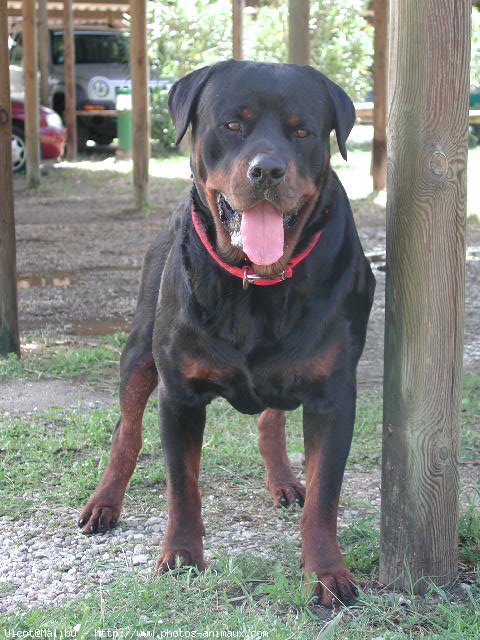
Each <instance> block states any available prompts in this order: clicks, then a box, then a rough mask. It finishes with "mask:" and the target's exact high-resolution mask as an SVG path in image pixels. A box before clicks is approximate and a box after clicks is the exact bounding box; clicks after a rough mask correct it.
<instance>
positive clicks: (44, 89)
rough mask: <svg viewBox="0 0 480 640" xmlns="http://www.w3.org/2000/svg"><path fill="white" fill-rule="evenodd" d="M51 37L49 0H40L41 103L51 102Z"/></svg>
mask: <svg viewBox="0 0 480 640" xmlns="http://www.w3.org/2000/svg"><path fill="white" fill-rule="evenodd" d="M49 57H50V37H49V34H48V9H47V0H38V67H39V69H40V104H44V105H47V106H48V104H49V95H48V64H49Z"/></svg>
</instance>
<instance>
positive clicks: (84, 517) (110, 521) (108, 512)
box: [77, 494, 122, 535]
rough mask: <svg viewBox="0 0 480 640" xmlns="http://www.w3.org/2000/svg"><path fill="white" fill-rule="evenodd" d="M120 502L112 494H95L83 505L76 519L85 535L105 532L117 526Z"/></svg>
mask: <svg viewBox="0 0 480 640" xmlns="http://www.w3.org/2000/svg"><path fill="white" fill-rule="evenodd" d="M121 507H122V504H121V502H120V503H119V502H118V501H116V500H114V499H112V496H101V495H99V496H98V497H97V496H95V494H94V495H93V496H92V497H91V498H90V500H89V501H88V502H87V504H86V505H85V506H84V508H83V510H82V512H81V514H80V517H79V519H78V521H77V524H78V526H79V527H80V529H81V530H82V533H84V534H85V535H92V534H94V533H105V532H106V531H109V530H110V529H113V528H115V527H116V526H117V523H118V519H119V517H120V511H121Z"/></svg>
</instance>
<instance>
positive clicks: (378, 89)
mask: <svg viewBox="0 0 480 640" xmlns="http://www.w3.org/2000/svg"><path fill="white" fill-rule="evenodd" d="M373 7H374V12H375V17H374V25H375V36H374V57H373V103H374V106H373V146H372V166H371V174H372V178H373V190H374V191H382V190H383V189H385V187H386V184H387V29H388V24H387V17H388V0H374V2H373Z"/></svg>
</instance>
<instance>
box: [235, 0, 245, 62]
mask: <svg viewBox="0 0 480 640" xmlns="http://www.w3.org/2000/svg"><path fill="white" fill-rule="evenodd" d="M244 8H245V0H232V58H233V59H234V60H242V59H243V10H244Z"/></svg>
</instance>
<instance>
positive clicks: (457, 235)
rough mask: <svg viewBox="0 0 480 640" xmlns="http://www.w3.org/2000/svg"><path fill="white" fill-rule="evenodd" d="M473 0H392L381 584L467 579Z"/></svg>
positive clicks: (420, 586)
mask: <svg viewBox="0 0 480 640" xmlns="http://www.w3.org/2000/svg"><path fill="white" fill-rule="evenodd" d="M470 12H471V0H442V2H437V0H422V2H418V0H391V10H390V19H389V41H390V46H389V102H390V105H389V132H388V133H389V135H388V189H387V192H388V202H387V282H386V328H385V377H384V394H385V395H384V427H383V428H384V430H383V470H382V515H381V559H380V579H381V581H382V582H384V583H386V584H392V583H395V584H396V585H397V586H400V587H405V586H410V585H414V589H415V591H416V592H419V593H421V592H422V591H423V590H424V589H425V581H424V580H422V578H423V577H424V576H429V577H431V578H432V579H434V580H435V581H436V582H438V583H444V584H445V583H448V582H450V581H451V580H452V579H453V578H454V577H455V576H456V572H457V536H458V532H457V524H458V522H457V520H458V489H459V483H458V469H457V449H458V439H459V409H460V392H461V378H462V349H463V324H464V270H465V218H466V175H467V172H466V164H467V131H468V93H469V60H470Z"/></svg>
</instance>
